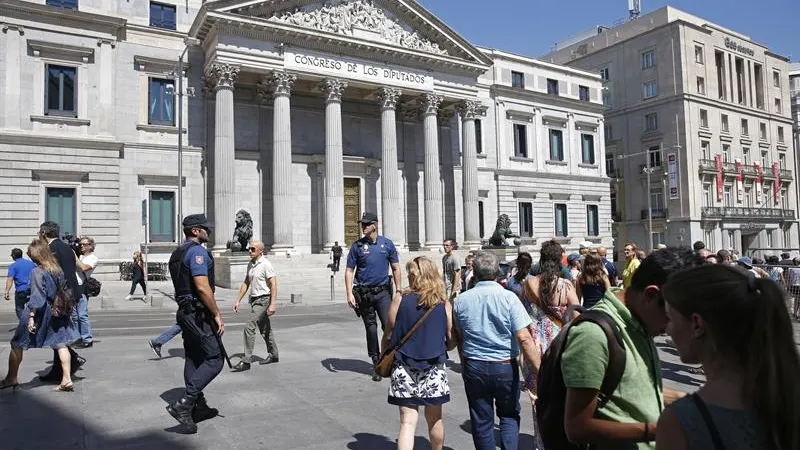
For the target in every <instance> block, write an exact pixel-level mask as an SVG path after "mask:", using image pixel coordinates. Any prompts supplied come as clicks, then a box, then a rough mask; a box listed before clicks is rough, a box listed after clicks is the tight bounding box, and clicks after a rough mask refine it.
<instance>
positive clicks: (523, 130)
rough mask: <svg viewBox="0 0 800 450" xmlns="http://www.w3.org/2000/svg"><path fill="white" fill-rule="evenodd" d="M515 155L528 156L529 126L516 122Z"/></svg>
mask: <svg viewBox="0 0 800 450" xmlns="http://www.w3.org/2000/svg"><path fill="white" fill-rule="evenodd" d="M514 156H516V157H517V158H527V157H528V127H526V126H525V125H523V124H521V123H515V124H514Z"/></svg>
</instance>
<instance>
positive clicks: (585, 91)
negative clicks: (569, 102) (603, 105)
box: [578, 86, 589, 102]
mask: <svg viewBox="0 0 800 450" xmlns="http://www.w3.org/2000/svg"><path fill="white" fill-rule="evenodd" d="M578 99H579V100H580V101H582V102H588V101H589V88H588V87H586V86H578Z"/></svg>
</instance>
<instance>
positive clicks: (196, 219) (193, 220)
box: [183, 214, 211, 229]
mask: <svg viewBox="0 0 800 450" xmlns="http://www.w3.org/2000/svg"><path fill="white" fill-rule="evenodd" d="M183 228H206V229H207V228H211V225H210V224H209V223H208V219H206V215H205V214H191V215H188V216H186V217H184V218H183Z"/></svg>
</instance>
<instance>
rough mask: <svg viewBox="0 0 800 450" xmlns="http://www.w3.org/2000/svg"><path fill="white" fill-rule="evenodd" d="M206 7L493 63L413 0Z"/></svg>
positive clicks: (270, 0) (299, 0)
mask: <svg viewBox="0 0 800 450" xmlns="http://www.w3.org/2000/svg"><path fill="white" fill-rule="evenodd" d="M208 7H209V9H210V10H214V11H218V12H222V13H228V14H234V15H241V16H246V17H255V18H259V19H264V20H266V21H269V22H275V23H278V24H283V25H290V26H296V27H300V28H305V29H308V30H309V31H312V32H323V33H331V34H334V35H341V36H344V37H350V38H356V39H361V40H367V41H374V42H376V43H381V44H388V45H393V46H397V47H400V48H404V49H408V50H414V51H419V52H424V53H428V54H431V55H439V56H445V57H452V58H458V59H461V60H465V61H467V62H470V63H473V64H482V65H487V66H488V65H491V61H490V60H488V59H487V58H486V56H485V55H484V54H483V53H482V52H481V51H480V50H478V49H477V48H475V47H474V46H472V44H470V43H469V42H467V41H466V40H465V39H463V38H462V37H461V36H459V35H458V34H457V33H455V32H454V31H453V30H452V29H450V28H449V27H447V25H445V24H444V23H443V22H441V21H440V20H439V19H438V18H436V17H435V16H434V15H433V14H431V13H430V12H429V11H427V10H426V9H425V8H423V7H422V6H420V5H419V4H418V3H417V2H416V1H414V0H329V1H325V2H319V1H309V0H249V1H248V0H238V1H237V0H217V1H215V2H209V3H208Z"/></svg>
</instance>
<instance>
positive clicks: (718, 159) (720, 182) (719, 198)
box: [714, 154, 725, 202]
mask: <svg viewBox="0 0 800 450" xmlns="http://www.w3.org/2000/svg"><path fill="white" fill-rule="evenodd" d="M714 161H716V163H717V201H720V202H721V201H722V186H723V183H724V182H725V179H724V178H723V175H722V155H719V154H717V155H714Z"/></svg>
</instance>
